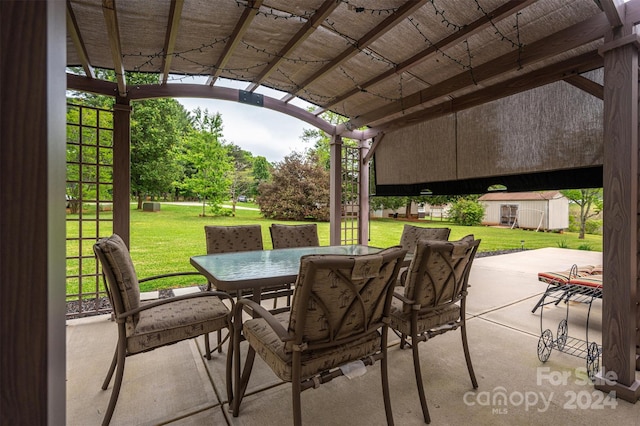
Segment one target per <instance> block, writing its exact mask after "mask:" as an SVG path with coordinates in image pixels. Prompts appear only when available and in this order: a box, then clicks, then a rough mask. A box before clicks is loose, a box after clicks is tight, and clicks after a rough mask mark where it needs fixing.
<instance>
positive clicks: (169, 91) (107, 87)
mask: <svg viewBox="0 0 640 426" xmlns="http://www.w3.org/2000/svg"><path fill="white" fill-rule="evenodd" d="M67 88H68V89H71V90H80V91H83V92H90V93H95V94H99V95H106V96H117V95H118V85H117V84H116V83H112V82H109V81H104V80H97V79H92V78H87V77H83V76H80V75H75V74H67ZM126 89H127V90H126V92H127V96H126V98H127V99H129V100H132V101H136V100H143V99H154V98H202V99H218V100H222V101H231V102H241V101H240V96H241V93H242V92H243V91H242V90H239V89H232V88H228V87H218V86H209V85H202V84H178V83H174V84H162V85H155V84H148V85H136V86H127V87H126ZM241 103H245V102H241ZM246 104H247V105H251V104H250V103H246ZM254 106H255V105H254ZM256 107H258V108H260V107H262V108H268V109H270V110H273V111H278V112H281V113H283V114H286V115H289V116H291V117H295V118H297V119H299V120H302V121H304V122H305V123H309V124H311V125H312V126H314V127H316V128H318V129H320V130H322V131H324V132H326V133H327V134H329V135H332V136H334V135H335V136H342V137H344V138H350V139H357V140H365V139H370V138H372V137H374V136H375V135H376V134H377V133H378V132H377V131H376V130H373V129H367V130H349V129H347V128H346V127H345V126H344V125H338V126H335V125H333V124H331V123H329V122H327V121H325V120H323V119H321V118H320V117H318V116H316V115H314V114H313V113H312V112H309V111H307V110H305V109H303V108H300V107H297V106H295V105H291V103H288V102H283V101H281V100H279V99H275V98H272V97H269V96H264V95H262V105H261V106H256Z"/></svg>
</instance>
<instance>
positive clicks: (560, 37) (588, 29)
mask: <svg viewBox="0 0 640 426" xmlns="http://www.w3.org/2000/svg"><path fill="white" fill-rule="evenodd" d="M609 28H610V26H609V21H608V19H607V17H606V15H605V14H604V13H599V14H598V15H595V16H593V17H591V18H589V19H587V20H585V21H583V22H580V23H578V24H575V25H572V26H571V27H568V28H565V29H564V30H561V31H558V32H557V33H555V34H551V35H549V36H547V37H544V38H542V39H540V40H538V41H536V42H534V43H531V44H529V45H526V46H525V47H524V49H522V51H518V50H514V51H512V52H509V53H507V54H505V55H502V56H500V57H498V58H496V59H493V60H491V61H489V62H486V63H484V64H481V65H478V66H476V67H474V68H473V70H472V72H473V74H472V73H471V72H468V71H464V72H462V73H460V74H457V75H455V76H453V77H451V78H449V79H447V80H444V81H443V82H441V83H438V84H435V85H433V86H431V87H428V88H426V89H423V90H421V91H419V92H416V93H413V94H411V95H408V96H405V97H404V98H403V99H402V100H401V101H397V102H393V103H391V104H389V105H386V106H384V107H382V108H378V109H377V110H374V111H370V112H368V113H366V114H363V115H361V116H360V117H356V118H355V119H353V120H350V122H349V123H348V126H351V127H352V128H358V127H362V126H365V125H369V124H370V123H373V122H376V121H379V120H381V119H383V118H384V117H385V116H390V115H392V114H396V113H399V112H402V111H403V110H405V109H408V108H412V107H416V106H419V105H421V104H424V103H426V102H429V101H431V100H434V99H437V98H439V97H442V96H447V95H450V94H452V93H453V92H455V91H456V90H460V89H463V88H465V87H468V86H472V85H474V84H477V83H478V82H480V81H484V80H486V79H489V78H492V77H495V76H498V75H500V74H502V73H504V72H505V71H508V70H514V69H517V68H518V67H522V66H525V65H530V64H533V63H535V62H538V61H541V60H543V59H546V58H549V57H552V56H554V55H558V54H560V53H562V52H566V51H569V50H571V49H574V48H576V47H579V46H582V45H584V44H586V43H589V42H592V41H594V40H597V39H599V38H602V37H603V36H604V34H605V32H606V31H608V29H609Z"/></svg>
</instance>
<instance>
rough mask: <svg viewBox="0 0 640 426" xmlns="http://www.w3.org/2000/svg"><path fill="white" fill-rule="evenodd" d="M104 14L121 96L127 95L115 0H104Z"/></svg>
mask: <svg viewBox="0 0 640 426" xmlns="http://www.w3.org/2000/svg"><path fill="white" fill-rule="evenodd" d="M102 14H103V15H104V20H105V23H106V24H107V34H108V35H109V47H110V48H111V57H112V58H113V70H114V71H115V73H116V80H117V82H118V93H119V94H120V96H126V95H127V82H126V79H125V76H124V64H123V62H122V45H121V43H120V30H119V28H118V14H117V13H116V3H115V0H102Z"/></svg>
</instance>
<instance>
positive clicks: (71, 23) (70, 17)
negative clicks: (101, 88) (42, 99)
mask: <svg viewBox="0 0 640 426" xmlns="http://www.w3.org/2000/svg"><path fill="white" fill-rule="evenodd" d="M67 34H68V35H69V37H71V40H73V45H74V46H75V47H76V53H77V54H78V56H79V57H80V62H81V63H82V68H83V69H84V73H85V74H86V75H87V77H89V78H96V74H95V72H94V70H93V67H92V66H91V61H89V54H88V53H87V48H86V46H85V45H84V41H83V40H82V36H81V35H80V28H79V27H78V21H77V20H76V15H75V14H74V13H73V9H72V8H71V3H69V2H68V1H67Z"/></svg>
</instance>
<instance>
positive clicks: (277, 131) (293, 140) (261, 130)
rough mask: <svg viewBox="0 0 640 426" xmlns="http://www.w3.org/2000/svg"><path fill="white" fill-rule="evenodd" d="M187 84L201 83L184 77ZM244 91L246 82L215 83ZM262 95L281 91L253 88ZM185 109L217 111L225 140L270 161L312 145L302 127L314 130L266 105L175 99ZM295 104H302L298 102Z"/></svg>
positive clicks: (279, 95)
mask: <svg viewBox="0 0 640 426" xmlns="http://www.w3.org/2000/svg"><path fill="white" fill-rule="evenodd" d="M183 82H184V83H188V84H203V82H204V80H203V81H200V80H197V79H187V80H183ZM218 85H220V86H224V87H231V88H234V89H242V90H244V89H245V88H246V86H247V83H246V82H241V83H236V82H233V81H230V80H223V81H221V82H220V83H216V86H218ZM256 93H261V94H263V95H265V96H271V97H274V98H276V99H280V98H281V97H282V96H284V94H283V93H280V92H277V91H275V90H270V89H267V88H263V87H261V88H260V89H259V90H256ZM176 100H177V101H178V102H180V103H181V104H182V105H183V106H184V107H185V109H186V110H187V111H193V110H194V109H196V108H198V107H200V109H201V110H203V111H204V110H205V109H208V110H209V113H215V112H219V113H220V115H221V116H222V127H223V128H222V134H223V137H224V140H225V141H226V142H232V143H233V144H235V145H238V146H239V147H240V148H242V149H244V150H245V151H249V152H251V153H252V154H253V155H254V156H258V155H261V156H263V157H265V158H266V159H267V161H269V162H270V163H273V162H279V161H282V160H283V159H284V157H285V156H287V155H289V154H290V153H292V152H293V151H296V152H303V151H305V150H306V149H308V148H311V147H312V144H311V143H305V142H303V141H302V139H301V138H300V137H301V136H302V134H303V130H304V129H313V126H312V125H311V124H308V123H305V122H303V121H301V120H298V119H297V118H294V117H291V116H288V115H286V114H282V113H280V112H277V111H273V110H270V109H268V108H259V107H255V106H250V105H245V104H241V103H239V102H232V101H221V100H214V99H202V98H176ZM296 105H298V106H299V105H301V104H299V103H297V104H296Z"/></svg>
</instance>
